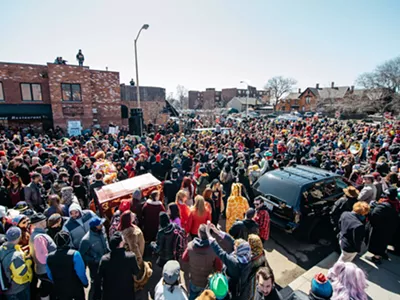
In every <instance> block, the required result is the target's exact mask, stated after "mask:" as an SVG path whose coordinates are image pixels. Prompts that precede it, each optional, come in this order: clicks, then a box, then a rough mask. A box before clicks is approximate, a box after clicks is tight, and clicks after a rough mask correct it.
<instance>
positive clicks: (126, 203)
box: [118, 200, 131, 214]
mask: <svg viewBox="0 0 400 300" xmlns="http://www.w3.org/2000/svg"><path fill="white" fill-rule="evenodd" d="M118 209H119V211H120V212H121V214H122V213H123V212H125V211H127V210H130V209H131V201H129V200H122V201H121V203H120V204H119V208H118Z"/></svg>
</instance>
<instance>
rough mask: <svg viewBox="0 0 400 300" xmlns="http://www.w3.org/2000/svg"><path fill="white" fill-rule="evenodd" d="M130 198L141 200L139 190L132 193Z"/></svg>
mask: <svg viewBox="0 0 400 300" xmlns="http://www.w3.org/2000/svg"><path fill="white" fill-rule="evenodd" d="M132 198H133V199H134V200H142V192H141V191H140V190H139V189H136V190H134V191H133V194H132Z"/></svg>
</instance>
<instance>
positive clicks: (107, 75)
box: [0, 62, 167, 132]
mask: <svg viewBox="0 0 400 300" xmlns="http://www.w3.org/2000/svg"><path fill="white" fill-rule="evenodd" d="M140 93H141V107H142V108H143V117H144V121H145V122H149V121H151V122H154V121H156V122H159V123H161V122H164V121H165V120H166V119H167V116H166V115H165V114H164V113H163V108H164V107H165V89H164V88H160V87H140ZM133 107H137V98H136V87H135V86H130V85H129V86H127V85H124V84H122V85H120V80H119V73H118V72H111V71H98V70H91V69H90V68H89V67H86V66H76V65H65V64H53V63H47V64H46V65H35V64H23V63H8V62H0V128H1V127H11V128H16V129H20V128H27V127H32V128H33V129H34V130H35V131H38V132H43V131H47V130H49V129H52V128H54V127H57V126H59V127H61V128H63V129H67V128H68V127H69V126H70V125H71V127H72V124H74V126H76V124H77V123H78V124H79V127H80V128H81V129H89V128H92V127H100V128H103V129H106V130H107V129H108V127H109V124H111V123H112V124H113V125H117V126H123V125H128V118H129V112H130V108H133ZM79 127H78V128H79Z"/></svg>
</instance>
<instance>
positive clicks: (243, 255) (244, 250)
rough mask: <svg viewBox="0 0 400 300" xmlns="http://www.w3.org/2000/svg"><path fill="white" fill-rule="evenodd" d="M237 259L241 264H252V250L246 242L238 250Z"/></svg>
mask: <svg viewBox="0 0 400 300" xmlns="http://www.w3.org/2000/svg"><path fill="white" fill-rule="evenodd" d="M236 258H237V260H238V261H239V262H240V263H241V264H247V263H249V262H250V259H251V248H250V245H249V243H248V242H244V243H242V244H240V245H239V246H238V247H237V248H236Z"/></svg>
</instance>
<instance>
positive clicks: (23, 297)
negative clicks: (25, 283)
mask: <svg viewBox="0 0 400 300" xmlns="http://www.w3.org/2000/svg"><path fill="white" fill-rule="evenodd" d="M6 297H7V300H30V299H31V291H30V289H29V288H26V289H24V290H23V291H22V292H19V293H18V294H14V295H7V296H6Z"/></svg>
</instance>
